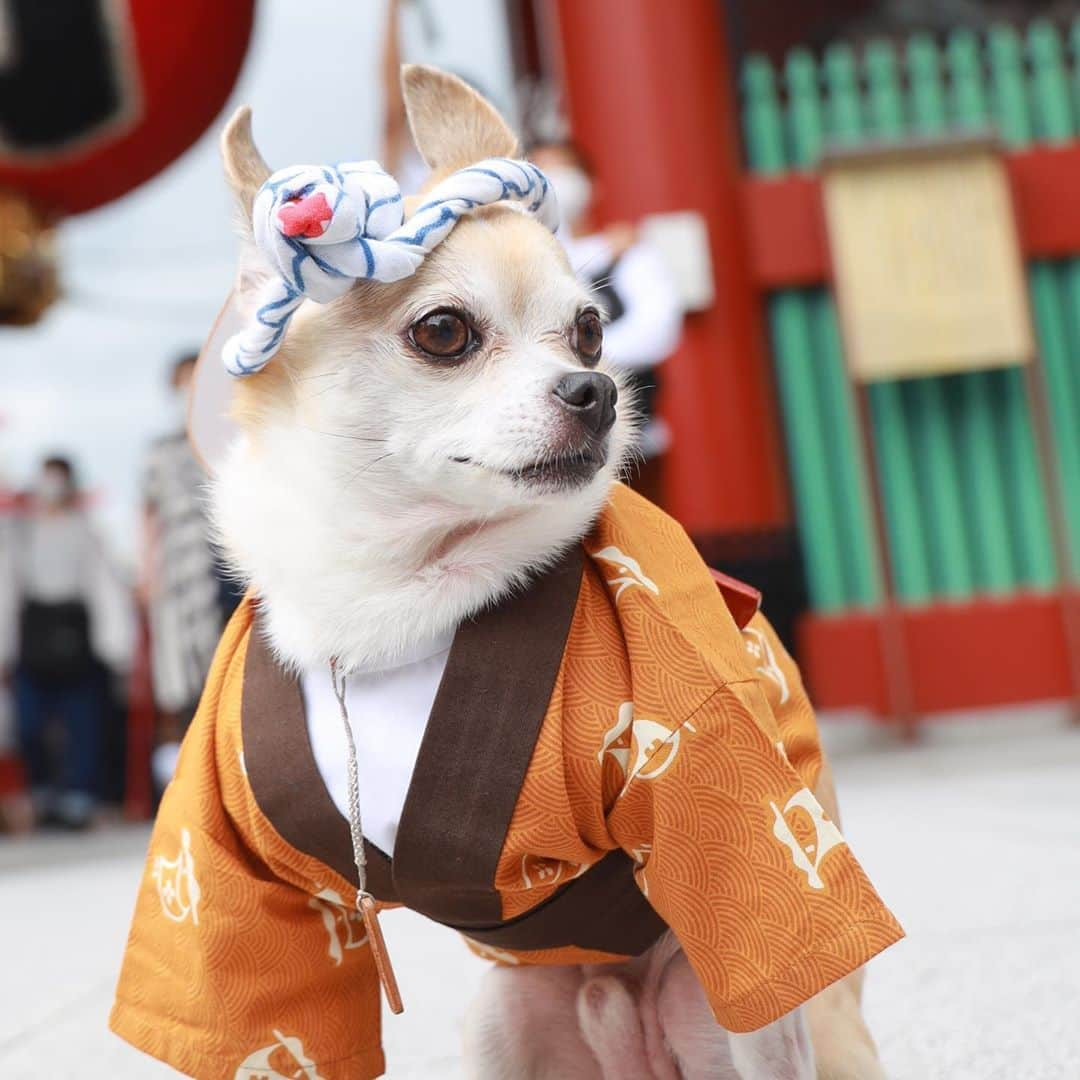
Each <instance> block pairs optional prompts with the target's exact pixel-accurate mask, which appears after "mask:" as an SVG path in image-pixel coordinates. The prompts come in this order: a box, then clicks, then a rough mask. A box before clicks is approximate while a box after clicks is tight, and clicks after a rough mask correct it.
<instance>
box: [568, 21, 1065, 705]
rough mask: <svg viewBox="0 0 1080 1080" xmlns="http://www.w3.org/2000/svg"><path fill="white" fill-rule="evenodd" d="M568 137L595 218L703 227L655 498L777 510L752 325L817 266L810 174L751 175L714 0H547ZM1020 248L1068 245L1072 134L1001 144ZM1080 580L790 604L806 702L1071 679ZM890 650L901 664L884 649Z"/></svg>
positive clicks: (1013, 698) (978, 690)
mask: <svg viewBox="0 0 1080 1080" xmlns="http://www.w3.org/2000/svg"><path fill="white" fill-rule="evenodd" d="M557 8H558V14H559V30H560V39H561V46H562V59H563V67H564V70H563V79H564V83H565V89H566V91H567V97H568V100H569V107H570V114H571V121H572V126H573V130H574V133H575V137H576V138H578V139H579V140H580V141H581V142H582V144H583V145H584V146H585V147H586V148H587V149H589V150H591V151H592V152H593V157H594V159H595V161H596V162H597V172H598V177H599V180H600V184H601V185H602V188H603V192H602V194H603V205H602V208H601V210H602V213H603V215H604V216H605V217H606V219H607V220H616V219H619V218H631V219H632V218H634V217H638V216H640V215H641V214H643V213H647V212H655V211H663V210H685V209H693V210H698V211H699V212H700V213H702V215H703V216H704V218H705V220H706V222H707V224H708V227H709V231H710V240H711V248H712V257H713V264H714V274H715V285H716V304H715V305H714V307H713V308H712V309H711V310H710V311H707V312H703V313H701V314H698V315H694V316H691V317H690V319H689V320H688V326H687V333H686V340H685V342H684V345H683V347H682V349H681V350H680V352H679V354H678V355H677V356H676V357H675V358H674V359H673V361H671V363H670V371H671V375H670V378H669V379H668V380H666V382H665V393H666V395H667V397H666V401H665V403H664V404H665V409H666V412H667V414H668V416H669V418H670V419H671V421H672V423H673V426H674V427H675V428H676V430H677V433H678V439H677V440H676V442H675V446H674V449H673V453H672V454H671V463H670V471H669V475H668V477H667V482H668V490H669V504H670V509H671V510H672V511H673V513H674V514H675V515H676V516H677V517H679V518H680V519H681V520H682V521H683V522H684V524H686V526H687V528H688V529H689V531H690V532H691V533H693V534H695V535H699V536H700V535H703V534H704V535H709V534H723V533H736V532H739V533H746V532H751V533H752V532H754V531H755V530H757V531H761V532H768V531H769V530H773V529H776V528H777V527H783V526H785V525H788V524H790V522H791V511H790V509H789V503H788V499H787V493H786V488H785V482H784V479H783V477H782V475H781V473H782V467H783V462H784V453H783V449H782V442H781V437H780V428H779V423H778V420H777V413H776V409H775V405H774V400H773V391H772V378H771V365H770V363H769V361H768V355H767V349H766V345H765V340H764V319H763V314H762V301H763V299H764V296H765V294H766V293H767V292H768V291H769V290H772V289H778V288H787V287H792V286H800V285H816V284H821V283H823V282H825V281H827V280H828V277H829V255H828V242H827V238H826V233H825V224H824V212H823V207H822V200H821V191H820V184H819V182H818V179H817V178H816V177H815V176H813V175H800V176H785V177H780V178H776V179H763V178H760V177H750V176H749V175H747V174H745V173H744V171H743V168H742V163H741V150H740V141H739V132H738V109H737V105H736V102H735V100H734V93H735V90H734V88H735V86H736V85H737V80H736V75H735V71H734V67H733V61H732V59H731V57H730V55H729V53H728V50H727V42H726V39H725V26H724V18H723V5H721V4H719V3H716V2H715V0H680V2H679V3H678V4H668V5H667V6H665V7H664V9H663V12H662V13H661V12H660V11H659V10H658V9H657V7H656V5H655V3H653V2H651V0H619V2H618V3H614V2H609V0H558V3H557ZM1006 162H1007V165H1008V169H1009V175H1010V178H1011V182H1012V186H1013V190H1014V197H1015V206H1016V212H1017V218H1018V224H1019V232H1020V236H1021V243H1022V245H1023V248H1024V251H1025V253H1026V254H1027V255H1029V256H1031V257H1042V258H1046V257H1057V256H1063V255H1075V254H1076V253H1078V252H1080V203H1078V202H1077V200H1076V199H1075V192H1076V190H1077V188H1078V187H1080V146H1076V145H1072V146H1063V147H1049V148H1048V147H1040V148H1038V149H1033V150H1026V151H1024V152H1020V153H1012V154H1009V155H1007V156H1006ZM1078 609H1080V596H1078V594H1077V593H1076V592H1075V591H1072V592H1069V591H1065V592H1062V593H1059V594H1050V595H1045V594H1018V595H1014V596H1012V597H1008V598H1004V599H978V600H975V601H972V602H970V603H963V604H941V603H937V604H932V605H928V606H925V607H919V608H898V607H891V608H888V609H883V610H881V611H879V612H858V613H849V614H841V615H836V616H828V617H823V616H820V615H808V616H805V617H804V618H803V620H802V625H801V627H800V633H799V639H800V640H799V644H800V659H801V662H802V667H803V671H804V674H805V675H806V677H807V680H808V682H809V684H810V687H811V690H812V692H813V694H814V697H815V699H816V701H817V703H818V704H819V706H822V707H834V708H840V707H866V708H869V709H872V710H874V711H875V712H877V713H878V714H879V715H881V716H900V717H902V718H903V719H905V720H910V719H911V718H912V715H924V714H926V713H933V712H940V711H945V710H951V709H961V708H975V707H981V706H992V705H1002V704H1009V703H1016V702H1023V701H1033V700H1040V699H1061V698H1076V697H1080V675H1078V672H1077V666H1076V664H1077V661H1076V657H1074V656H1073V655H1072V653H1071V651H1070V641H1075V640H1076V632H1077V625H1078V614H1077V613H1078ZM898 661H899V663H898Z"/></svg>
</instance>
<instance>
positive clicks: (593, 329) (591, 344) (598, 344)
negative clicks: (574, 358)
mask: <svg viewBox="0 0 1080 1080" xmlns="http://www.w3.org/2000/svg"><path fill="white" fill-rule="evenodd" d="M603 347H604V324H603V323H602V322H601V321H600V316H599V315H597V314H596V312H595V311H583V312H582V313H581V314H580V315H579V316H578V317H577V322H576V323H574V349H575V350H576V352H577V354H578V356H580V357H581V359H582V360H584V361H585V362H586V363H587V364H595V363H596V362H597V361H598V360H599V359H600V352H601V350H602V349H603Z"/></svg>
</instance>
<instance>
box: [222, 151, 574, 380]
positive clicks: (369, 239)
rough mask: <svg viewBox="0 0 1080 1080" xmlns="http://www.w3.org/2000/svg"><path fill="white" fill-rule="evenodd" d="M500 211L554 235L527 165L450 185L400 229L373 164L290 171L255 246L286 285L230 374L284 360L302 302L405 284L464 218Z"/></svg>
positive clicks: (235, 346)
mask: <svg viewBox="0 0 1080 1080" xmlns="http://www.w3.org/2000/svg"><path fill="white" fill-rule="evenodd" d="M497 202H514V203H519V204H522V205H523V206H524V207H525V209H526V210H528V212H529V213H531V214H535V215H536V216H537V218H539V220H540V221H541V222H543V224H545V225H546V226H547V227H548V228H550V229H551V230H552V231H554V230H555V228H556V227H557V226H558V219H559V214H558V208H557V206H556V203H555V195H554V192H553V190H552V188H551V185H550V183H549V182H548V180H547V178H546V177H545V176H544V174H543V173H542V172H541V171H540V170H539V169H538V168H537V167H536V166H535V165H532V164H530V163H529V162H527V161H512V160H511V159H509V158H489V159H487V160H486V161H481V162H478V163H477V164H476V165H470V166H469V167H468V168H467V169H461V170H460V171H459V172H456V173H454V174H453V175H452V176H448V177H447V178H446V179H445V180H443V181H442V182H441V183H440V184H438V185H437V186H436V187H435V188H434V189H433V190H432V191H431V192H430V194H429V195H428V197H427V199H426V200H425V202H424V204H423V205H422V206H421V207H420V208H419V209H418V210H417V211H416V213H415V214H413V215H412V217H411V218H409V220H408V221H403V213H404V211H403V204H402V198H401V191H400V190H399V189H398V185H397V182H396V181H395V180H394V178H393V177H392V176H390V175H388V174H387V173H385V172H384V171H383V170H382V168H381V167H380V166H379V165H378V164H377V163H376V162H374V161H360V162H347V163H343V164H340V165H329V166H324V165H294V166H292V167H291V168H288V169H281V170H280V171H278V172H276V173H274V175H273V176H271V177H270V179H269V180H267V181H266V183H265V184H263V186H262V187H261V188H260V189H259V193H258V195H257V196H256V197H255V206H254V209H253V212H252V219H253V224H254V230H255V243H256V244H257V245H258V248H259V250H260V251H261V252H262V254H263V256H264V257H265V258H266V259H267V260H268V261H269V263H270V265H271V266H272V267H273V268H274V269H275V270H276V271H277V272H278V274H279V275H280V277H278V278H276V279H274V280H272V281H270V282H268V283H267V284H266V285H265V286H263V290H262V292H261V293H260V295H259V299H258V304H257V307H256V310H255V314H254V316H253V317H252V320H251V322H250V324H249V325H248V326H247V327H246V328H245V329H244V330H242V331H241V332H240V333H238V334H235V335H233V337H231V338H229V340H228V341H227V342H226V343H225V346H224V348H223V349H222V354H223V358H224V360H225V369H226V371H228V372H229V374H230V375H253V374H255V372H257V371H260V370H262V368H263V367H264V366H265V365H266V363H267V361H268V360H270V358H271V357H272V356H273V355H274V353H276V352H277V351H278V348H279V347H280V345H281V340H282V338H283V337H284V336H285V330H286V329H287V327H288V325H289V320H290V319H291V318H292V315H293V312H294V311H296V309H297V308H298V307H299V306H300V304H301V303H303V301H304V300H314V301H315V302H316V303H319V304H325V303H328V302H329V301H331V300H334V299H336V298H337V297H339V296H341V295H343V294H344V293H346V292H347V291H348V290H349V288H350V287H351V286H352V284H353V282H354V281H357V280H359V279H366V280H372V281H386V282H390V281H400V280H401V279H402V278H406V277H408V276H409V275H410V274H413V273H415V272H416V270H417V268H418V267H419V266H420V264H421V263H422V262H423V261H424V259H425V258H426V257H427V255H428V254H429V253H430V252H431V251H432V250H433V249H434V248H435V247H436V246H437V245H438V244H439V243H441V242H442V241H443V240H444V239H446V237H447V235H448V234H449V233H450V230H451V229H453V227H454V226H455V225H456V224H457V223H458V221H460V220H461V217H462V215H464V214H466V213H468V212H469V211H470V210H473V209H475V208H476V207H479V206H489V205H491V204H492V203H497Z"/></svg>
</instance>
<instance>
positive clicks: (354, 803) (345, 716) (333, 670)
mask: <svg viewBox="0 0 1080 1080" xmlns="http://www.w3.org/2000/svg"><path fill="white" fill-rule="evenodd" d="M330 683H331V685H332V686H333V688H334V697H336V698H337V703H338V707H339V708H340V710H341V722H342V723H343V724H344V725H345V740H346V742H347V744H348V748H349V758H348V761H347V765H348V770H349V833H350V835H351V836H352V848H353V861H354V862H355V863H356V879H357V889H356V907H357V910H360V902H361V901H362V900H363V899H364V897H365V896H369V895H370V894H369V893H368V891H367V857H366V856H365V855H364V829H363V825H362V824H361V821H360V771H359V766H358V764H357V761H356V742H355V740H354V739H353V733H352V725H351V724H350V723H349V709H348V706H347V705H346V704H345V674H344V672H342V673H341V680H340V683H339V681H338V666H337V661H336V660H331V661H330Z"/></svg>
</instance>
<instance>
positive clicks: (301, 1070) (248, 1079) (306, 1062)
mask: <svg viewBox="0 0 1080 1080" xmlns="http://www.w3.org/2000/svg"><path fill="white" fill-rule="evenodd" d="M274 1039H275V1040H276V1041H275V1042H273V1043H271V1044H270V1045H269V1046H264V1047H262V1048H261V1049H259V1050H256V1051H255V1052H254V1053H253V1054H251V1055H250V1056H249V1057H246V1058H244V1060H243V1061H242V1062H241V1063H240V1067H239V1068H238V1069H237V1070H236V1075H235V1076H234V1077H233V1080H323V1077H321V1076H320V1075H319V1073H318V1071H317V1070H316V1068H315V1062H313V1061H312V1060H311V1059H310V1058H309V1057H308V1056H307V1054H306V1053H305V1052H304V1044H303V1043H302V1042H301V1041H300V1040H299V1039H298V1038H296V1036H294V1035H282V1033H281V1032H280V1031H278V1030H277V1029H276V1028H275V1029H274ZM285 1070H287V1071H285Z"/></svg>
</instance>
